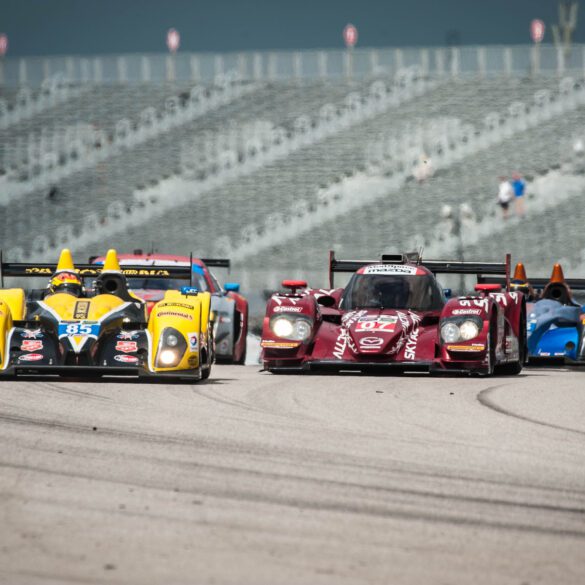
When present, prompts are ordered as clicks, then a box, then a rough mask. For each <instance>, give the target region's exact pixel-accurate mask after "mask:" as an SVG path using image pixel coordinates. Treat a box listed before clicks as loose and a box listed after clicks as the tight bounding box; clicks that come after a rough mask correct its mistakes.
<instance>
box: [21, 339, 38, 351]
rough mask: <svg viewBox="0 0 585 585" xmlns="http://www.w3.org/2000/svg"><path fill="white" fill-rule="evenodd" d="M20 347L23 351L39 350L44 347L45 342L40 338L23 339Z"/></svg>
mask: <svg viewBox="0 0 585 585" xmlns="http://www.w3.org/2000/svg"><path fill="white" fill-rule="evenodd" d="M20 349H21V350H22V351H39V349H43V342H42V341H40V340H39V339H23V340H22V345H21V346H20Z"/></svg>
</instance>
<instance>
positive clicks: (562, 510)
mask: <svg viewBox="0 0 585 585" xmlns="http://www.w3.org/2000/svg"><path fill="white" fill-rule="evenodd" d="M133 460H135V461H138V460H140V461H143V462H145V463H149V464H155V465H157V466H160V467H168V468H178V469H185V468H187V469H189V468H191V469H193V470H199V471H210V472H214V473H218V474H225V475H231V474H236V475H238V476H240V477H244V476H249V477H251V478H254V479H260V480H262V481H263V482H264V481H276V482H283V481H285V482H299V483H302V484H308V485H311V484H315V485H317V486H320V487H324V488H327V487H331V488H342V489H344V488H347V489H360V490H365V491H368V490H369V491H372V492H374V493H376V494H387V495H399V496H413V497H418V498H421V499H430V500H432V499H436V500H439V501H443V502H464V503H470V504H479V505H481V506H496V507H504V508H517V509H521V510H533V511H544V512H552V513H555V514H557V513H558V514H578V515H583V516H584V517H585V505H584V506H582V507H569V506H553V505H550V504H544V503H526V502H519V501H513V500H504V499H497V498H482V497H477V496H466V495H460V494H450V493H442V492H433V491H429V490H422V489H413V488H410V489H404V488H396V487H389V486H380V485H375V484H367V483H358V482H351V481H339V480H332V479H329V478H326V477H319V478H317V477H309V476H306V475H300V474H293V473H270V472H266V471H259V470H256V469H251V468H244V467H236V466H227V465H217V464H209V463H202V462H198V461H186V460H175V461H170V460H168V459H163V458H160V457H154V456H139V455H134V456H133ZM0 467H8V468H12V469H19V470H22V471H33V472H38V473H45V474H50V475H62V476H66V477H70V478H76V479H87V480H93V481H102V482H105V483H110V482H112V480H111V479H110V478H107V477H99V478H96V477H93V476H90V475H88V474H83V473H77V472H76V473H73V472H61V471H57V470H52V469H47V468H43V467H34V466H27V465H19V464H13V463H9V462H2V461H0ZM113 483H120V484H123V485H131V482H124V481H114V482H113ZM134 485H135V484H134ZM142 487H149V488H151V489H161V490H162V489H164V488H162V487H159V486H156V485H154V484H152V485H149V486H144V485H143V486H142ZM230 493H231V492H230ZM208 495H211V494H208Z"/></svg>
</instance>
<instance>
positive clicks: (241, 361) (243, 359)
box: [234, 341, 248, 366]
mask: <svg viewBox="0 0 585 585" xmlns="http://www.w3.org/2000/svg"><path fill="white" fill-rule="evenodd" d="M247 349H248V348H247V343H246V342H245V341H244V349H243V350H242V355H241V356H240V359H239V360H234V364H235V365H236V366H245V365H246V353H247Z"/></svg>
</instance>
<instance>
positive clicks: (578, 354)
mask: <svg viewBox="0 0 585 585" xmlns="http://www.w3.org/2000/svg"><path fill="white" fill-rule="evenodd" d="M519 266H520V267H521V269H522V270H523V267H522V265H519ZM516 268H517V269H518V266H517V267H516ZM517 272H520V274H518V275H517V274H515V275H514V277H515V278H514V279H513V281H512V282H513V283H514V284H516V283H517V285H518V286H517V289H518V290H521V289H522V287H523V286H524V287H526V286H528V292H527V295H528V298H527V301H528V302H527V306H526V314H527V323H526V327H527V334H528V357H529V359H531V360H532V361H537V360H538V361H544V360H555V361H557V360H563V361H566V362H580V361H581V362H585V337H584V335H583V333H584V331H585V307H584V306H583V305H582V304H581V303H579V302H577V300H576V299H575V292H574V291H578V290H583V289H585V280H579V279H572V280H566V279H565V277H564V275H563V269H562V268H561V265H560V264H555V265H554V268H553V271H552V275H551V277H550V279H549V280H548V281H546V280H545V279H535V280H531V281H528V280H527V279H526V275H525V274H522V273H521V271H518V270H517ZM517 276H520V278H516V277H517ZM522 276H523V278H522ZM515 281H516V282H515ZM539 290H540V291H542V292H540V294H539V295H538V292H534V291H539ZM537 295H538V296H537ZM531 296H532V299H531Z"/></svg>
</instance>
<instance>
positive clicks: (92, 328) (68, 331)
mask: <svg viewBox="0 0 585 585" xmlns="http://www.w3.org/2000/svg"><path fill="white" fill-rule="evenodd" d="M98 331H99V326H97V325H87V324H85V323H68V324H67V325H65V324H63V325H59V335H60V336H61V335H97V334H98Z"/></svg>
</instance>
